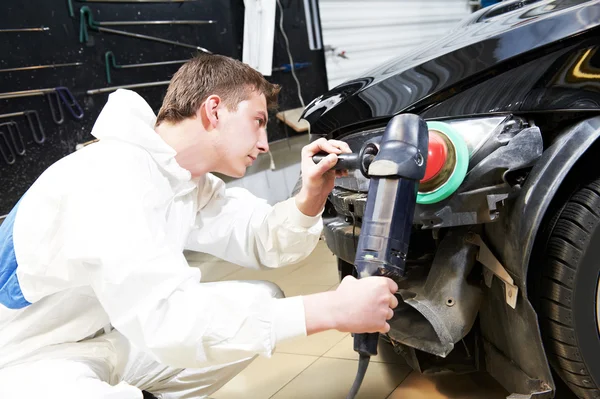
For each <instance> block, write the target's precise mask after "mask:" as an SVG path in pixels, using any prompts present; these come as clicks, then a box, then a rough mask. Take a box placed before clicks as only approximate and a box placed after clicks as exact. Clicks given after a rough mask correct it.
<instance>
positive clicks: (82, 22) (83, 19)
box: [79, 6, 214, 54]
mask: <svg viewBox="0 0 600 399" xmlns="http://www.w3.org/2000/svg"><path fill="white" fill-rule="evenodd" d="M79 15H80V18H79V41H80V42H81V43H86V42H87V41H88V39H89V34H88V27H89V28H91V29H94V30H96V31H98V32H106V33H112V34H115V35H121V36H128V37H135V38H138V39H144V40H150V41H154V42H159V43H165V44H171V45H173V46H180V47H187V48H193V49H196V50H200V51H203V52H205V53H208V54H212V53H211V52H210V51H208V50H207V49H205V48H203V47H200V46H195V45H193V44H187V43H181V42H176V41H173V40H167V39H162V38H160V37H155V36H147V35H142V34H140V33H132V32H126V31H123V30H116V29H109V28H104V27H102V26H100V25H101V23H100V22H96V21H94V17H93V16H92V12H91V11H90V9H89V7H88V6H83V7H81V9H80V10H79ZM123 22H126V21H123ZM123 22H121V23H123ZM130 22H136V23H137V21H130ZM147 22H161V23H162V22H167V21H147ZM192 22H194V21H192ZM196 22H198V21H196ZM210 22H211V23H212V22H214V21H210ZM108 24H110V25H114V24H115V23H108Z"/></svg>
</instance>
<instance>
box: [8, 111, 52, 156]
mask: <svg viewBox="0 0 600 399" xmlns="http://www.w3.org/2000/svg"><path fill="white" fill-rule="evenodd" d="M15 116H24V117H26V118H27V122H29V129H30V130H31V135H32V136H33V140H35V142H36V143H39V144H42V143H43V142H44V141H46V134H45V133H44V128H43V127H42V122H41V121H40V117H39V115H38V113H37V111H22V112H13V113H11V114H2V115H0V118H13V117H15ZM34 117H35V121H36V122H37V125H38V127H39V136H38V132H37V131H36V129H35V125H34V120H33V119H34ZM17 129H18V128H17ZM24 149H25V145H23V150H24Z"/></svg>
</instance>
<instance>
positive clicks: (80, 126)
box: [0, 0, 327, 216]
mask: <svg viewBox="0 0 600 399" xmlns="http://www.w3.org/2000/svg"><path fill="white" fill-rule="evenodd" d="M72 5H73V11H74V13H73V14H74V15H73V16H71V15H70V12H69V7H68V0H2V2H1V5H0V7H1V11H2V12H1V13H0V30H2V29H10V28H23V27H42V26H45V27H48V28H49V30H47V31H43V32H21V33H9V32H0V54H1V56H0V70H1V69H6V68H17V67H23V66H33V65H46V64H58V63H70V62H81V63H83V65H82V66H76V67H63V68H54V69H41V70H31V71H16V72H0V93H7V92H13V91H24V90H33V89H41V88H55V87H59V86H64V87H67V88H68V89H69V90H70V91H71V92H72V93H73V95H74V97H75V99H76V101H77V102H78V103H79V104H80V106H81V108H82V109H83V111H84V116H83V118H81V119H76V118H74V117H73V116H72V115H71V114H70V113H69V112H68V109H67V107H66V106H65V105H63V106H62V108H63V113H64V122H62V123H61V124H57V123H55V121H54V119H53V116H52V113H51V108H50V105H51V104H54V102H55V101H56V97H55V96H52V97H50V98H48V97H47V96H35V97H22V98H16V99H0V114H6V113H14V112H19V111H27V110H34V111H36V112H37V113H38V114H39V117H40V120H41V124H42V126H43V129H44V133H45V140H44V142H43V143H37V142H36V141H35V140H34V137H33V134H32V132H31V131H30V128H29V124H28V122H27V119H26V118H25V117H23V116H18V117H12V118H0V124H1V123H3V122H9V121H14V122H16V123H17V124H18V126H19V130H20V132H21V134H22V135H21V137H22V138H23V141H24V143H25V149H26V151H25V154H24V155H22V156H21V155H17V156H16V160H15V162H14V163H12V164H8V163H7V162H6V161H5V160H4V157H3V156H2V155H1V153H0V216H1V215H4V214H6V213H8V212H9V211H10V209H11V208H12V206H13V205H14V204H15V203H16V202H17V201H18V199H19V198H20V197H21V196H22V195H23V194H24V193H25V191H26V190H27V189H28V187H29V186H30V185H31V184H32V183H33V182H34V181H35V179H37V177H38V176H39V175H40V174H41V173H42V172H43V171H44V170H45V169H46V168H47V167H48V166H50V165H51V164H52V163H54V162H55V161H57V160H58V159H60V158H62V157H64V156H65V155H68V154H69V153H71V152H73V151H75V147H76V145H77V144H79V143H84V142H86V141H88V140H91V139H92V138H93V137H92V136H91V135H90V133H89V132H90V131H91V128H92V126H93V124H94V121H95V119H96V117H97V116H98V114H99V113H100V111H101V109H102V107H103V106H104V104H105V103H106V100H107V98H108V93H107V94H97V95H87V94H86V91H87V90H90V89H98V88H103V87H108V86H116V85H127V84H136V83H146V82H158V81H164V80H169V79H170V77H171V76H172V74H173V73H174V72H175V71H177V69H178V68H179V66H180V64H176V65H167V66H156V67H144V68H131V69H118V70H115V69H111V78H112V82H111V83H110V84H109V83H108V82H107V78H106V72H105V69H106V68H105V53H106V52H107V51H112V52H113V53H114V55H115V58H116V62H117V64H133V63H145V62H156V61H169V60H182V59H187V58H190V57H191V56H193V54H194V53H195V52H196V50H193V49H189V48H183V47H177V46H173V45H168V44H163V43H157V42H152V41H147V40H142V39H137V38H131V37H125V36H120V35H115V34H110V33H104V32H97V31H94V30H93V29H90V30H88V32H89V33H88V35H89V37H88V41H87V42H86V43H80V9H81V7H83V6H87V7H89V9H90V10H91V12H92V15H93V18H94V20H96V21H98V22H101V21H118V20H120V21H130V20H133V21H143V20H173V19H176V20H215V21H216V23H215V24H209V25H139V26H110V27H109V28H112V29H117V30H123V31H128V32H135V33H141V34H145V35H150V36H156V37H161V38H165V39H168V40H174V41H179V42H183V43H188V44H195V45H198V46H201V47H204V48H206V49H208V50H210V51H212V52H214V53H217V54H223V55H227V56H230V57H233V58H236V59H241V56H242V41H243V22H244V4H243V1H242V0H228V1H216V0H197V1H191V2H183V3H135V2H132V3H97V2H81V1H78V0H72ZM282 5H283V8H284V13H283V14H284V28H285V30H286V33H287V35H288V38H289V40H290V46H291V52H292V55H293V57H294V61H295V62H310V63H311V66H310V67H309V68H305V69H301V70H298V71H297V72H296V73H297V75H298V78H299V79H300V82H301V88H302V95H303V97H304V101H305V102H306V103H308V102H309V101H310V100H312V99H313V98H314V97H316V96H318V95H320V94H321V93H323V92H324V91H326V90H327V78H326V72H325V61H324V55H323V51H322V50H320V51H311V50H310V49H309V47H308V38H307V33H306V25H305V14H304V9H303V6H302V2H300V1H290V0H282ZM278 24H279V12H278V14H277V27H276V30H275V44H274V60H273V65H274V66H275V67H276V66H279V65H282V64H287V63H289V60H288V56H287V53H286V51H285V42H284V40H283V36H282V35H281V32H280V31H279V27H278ZM267 79H268V80H269V81H271V82H274V83H278V84H281V85H282V87H283V89H282V92H281V94H280V101H279V104H280V109H282V110H285V109H290V108H295V107H299V106H300V101H299V99H298V96H297V88H296V84H295V82H294V80H293V77H292V75H291V74H290V73H289V72H273V75H272V76H271V77H268V78H267ZM135 90H136V91H137V92H138V93H140V95H142V96H143V97H144V98H145V99H146V100H147V101H148V102H149V104H150V105H151V106H152V108H153V109H154V110H155V112H157V111H158V109H159V107H160V105H161V102H162V98H163V95H164V92H165V90H166V86H157V87H151V88H140V89H135ZM50 101H51V102H50ZM55 107H56V106H55ZM268 131H269V140H270V141H271V142H274V141H278V140H282V139H285V138H286V137H288V136H290V135H292V134H294V133H293V131H292V130H291V129H289V128H287V127H286V126H285V125H283V124H282V123H281V122H279V121H277V120H276V118H275V116H274V115H271V118H270V122H269V125H268ZM0 132H2V133H1V134H0V152H2V151H3V152H6V151H7V147H6V141H5V139H7V140H8V142H9V145H11V147H13V146H12V143H11V140H10V135H9V132H8V130H7V127H6V126H0Z"/></svg>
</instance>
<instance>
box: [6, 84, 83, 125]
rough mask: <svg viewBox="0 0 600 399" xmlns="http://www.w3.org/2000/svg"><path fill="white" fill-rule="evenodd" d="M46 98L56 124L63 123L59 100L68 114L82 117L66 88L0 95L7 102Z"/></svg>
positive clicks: (79, 108)
mask: <svg viewBox="0 0 600 399" xmlns="http://www.w3.org/2000/svg"><path fill="white" fill-rule="evenodd" d="M44 95H45V96H46V97H47V99H48V104H49V106H50V111H51V112H52V118H53V119H54V122H56V123H57V124H59V125H60V124H61V123H63V122H64V113H63V110H62V105H61V100H62V102H64V103H65V105H66V106H67V108H68V109H69V112H70V113H71V114H72V115H73V117H74V118H76V119H81V118H82V117H83V110H82V109H81V107H80V106H79V104H78V103H77V101H76V100H75V97H74V96H73V94H72V93H71V91H69V89H67V88H66V87H56V88H53V89H37V90H25V91H13V92H10V93H0V100H8V99H10V98H20V97H30V96H44ZM52 95H54V97H55V100H56V101H55V102H56V104H57V105H56V107H58V108H56V107H55V106H54V104H53V103H52Z"/></svg>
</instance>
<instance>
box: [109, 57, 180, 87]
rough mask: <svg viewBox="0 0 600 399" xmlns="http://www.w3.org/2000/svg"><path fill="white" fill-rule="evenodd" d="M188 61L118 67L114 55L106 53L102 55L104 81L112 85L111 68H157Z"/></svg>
mask: <svg viewBox="0 0 600 399" xmlns="http://www.w3.org/2000/svg"><path fill="white" fill-rule="evenodd" d="M187 61H189V60H173V61H157V62H145V63H141V64H127V65H118V64H117V60H116V59H115V55H114V54H113V52H112V51H107V52H106V53H105V54H104V64H105V67H106V81H107V82H108V83H112V79H111V76H110V68H111V66H112V67H113V68H115V69H121V68H141V67H150V66H159V65H172V64H184V63H186V62H187Z"/></svg>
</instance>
